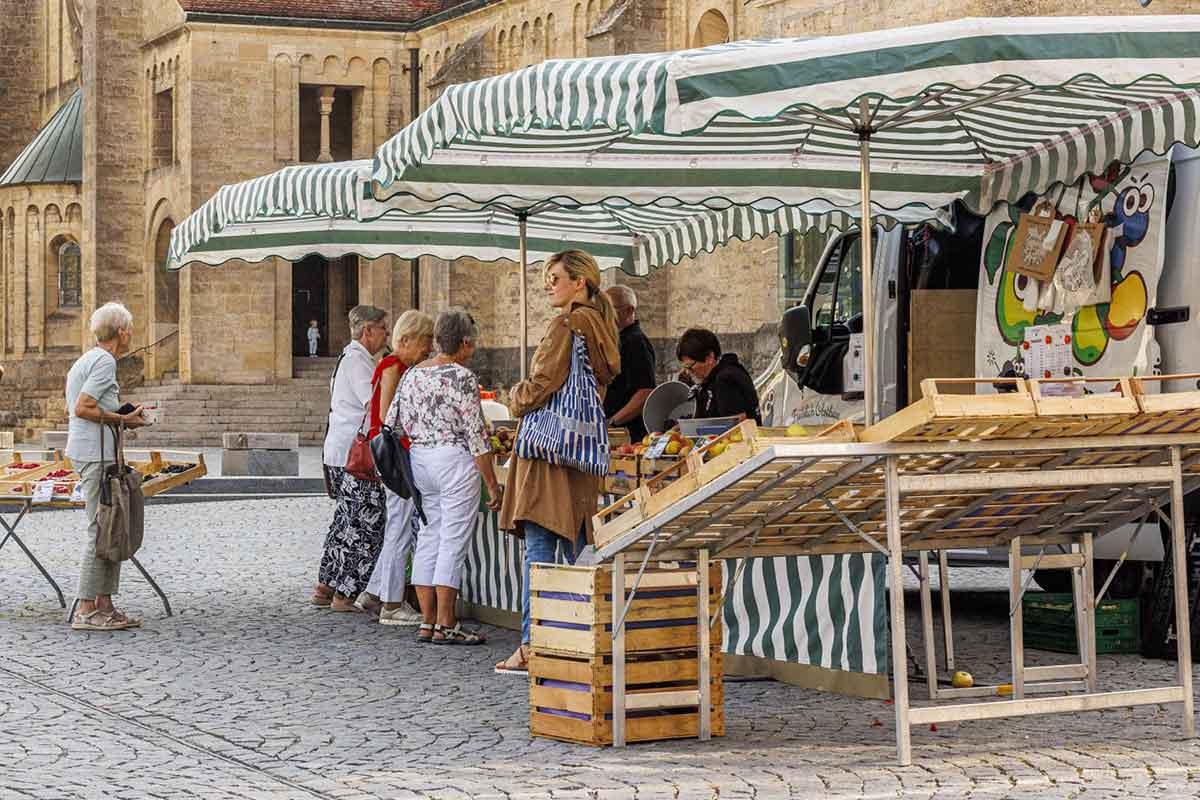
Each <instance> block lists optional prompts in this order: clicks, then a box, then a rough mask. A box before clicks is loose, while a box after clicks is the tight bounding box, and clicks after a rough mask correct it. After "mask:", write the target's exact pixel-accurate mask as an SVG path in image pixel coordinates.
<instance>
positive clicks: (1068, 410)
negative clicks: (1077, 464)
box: [1029, 377, 1141, 436]
mask: <svg viewBox="0 0 1200 800" xmlns="http://www.w3.org/2000/svg"><path fill="white" fill-rule="evenodd" d="M1064 384H1069V385H1082V386H1083V387H1084V388H1085V390H1086V391H1088V392H1090V393H1089V394H1084V395H1082V396H1079V397H1064V396H1058V397H1056V396H1053V395H1048V394H1046V390H1047V388H1048V387H1051V386H1062V385H1064ZM1029 393H1030V395H1032V397H1033V405H1034V407H1035V408H1036V409H1037V415H1038V418H1039V420H1041V421H1042V422H1043V423H1047V424H1053V425H1054V427H1055V428H1056V429H1057V430H1056V432H1055V434H1054V435H1056V436H1100V435H1102V434H1108V435H1112V434H1118V433H1125V432H1128V431H1132V430H1133V429H1135V428H1136V427H1137V424H1138V422H1139V420H1137V419H1136V417H1137V415H1138V414H1139V412H1140V411H1141V409H1140V408H1139V407H1138V402H1137V398H1136V397H1134V395H1133V388H1132V386H1131V385H1130V382H1129V379H1128V378H1090V377H1089V378H1050V379H1046V380H1037V379H1035V380H1031V381H1029Z"/></svg>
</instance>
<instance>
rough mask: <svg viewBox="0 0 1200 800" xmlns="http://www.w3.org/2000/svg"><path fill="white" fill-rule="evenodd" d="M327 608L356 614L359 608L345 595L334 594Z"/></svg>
mask: <svg viewBox="0 0 1200 800" xmlns="http://www.w3.org/2000/svg"><path fill="white" fill-rule="evenodd" d="M329 610H330V611H337V612H340V613H342V614H357V613H359V608H358V606H356V605H355V604H354V601H353V600H351V599H350V598H349V597H346V596H345V595H340V594H335V595H334V596H333V599H332V600H330V601H329Z"/></svg>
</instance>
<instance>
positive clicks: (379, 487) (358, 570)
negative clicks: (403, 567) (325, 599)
mask: <svg viewBox="0 0 1200 800" xmlns="http://www.w3.org/2000/svg"><path fill="white" fill-rule="evenodd" d="M329 479H330V481H331V483H332V485H333V490H334V494H335V496H336V497H337V506H336V508H335V509H334V512H333V522H332V523H331V524H330V525H329V533H328V534H327V535H326V536H325V553H324V555H323V556H322V557H321V569H320V572H319V574H318V578H317V579H318V580H319V581H320V582H321V583H323V584H325V585H326V586H332V587H333V590H334V591H335V592H337V593H338V594H340V595H343V596H345V597H349V598H352V599H353V598H356V597H358V594H359V592H361V591H363V590H364V589H366V588H367V582H368V581H370V580H371V571H372V570H373V569H375V561H376V560H377V559H378V558H379V550H380V548H381V547H382V546H383V529H384V525H385V523H386V521H387V507H386V505H385V501H384V495H383V484H382V483H379V482H378V481H362V480H359V479H358V478H356V477H354V476H353V475H351V474H350V473H348V472H346V470H344V469H342V468H341V467H330V468H329Z"/></svg>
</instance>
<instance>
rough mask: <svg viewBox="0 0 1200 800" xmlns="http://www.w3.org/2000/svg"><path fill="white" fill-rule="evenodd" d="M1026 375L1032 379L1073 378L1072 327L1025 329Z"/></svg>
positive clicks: (1043, 326)
mask: <svg viewBox="0 0 1200 800" xmlns="http://www.w3.org/2000/svg"><path fill="white" fill-rule="evenodd" d="M1021 350H1022V355H1023V356H1024V357H1025V374H1026V375H1027V376H1028V377H1030V378H1041V379H1047V378H1069V377H1071V361H1072V357H1071V326H1070V325H1061V324H1060V325H1030V326H1028V327H1026V328H1025V343H1024V344H1023V345H1022V348H1021Z"/></svg>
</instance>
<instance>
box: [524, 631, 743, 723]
mask: <svg viewBox="0 0 1200 800" xmlns="http://www.w3.org/2000/svg"><path fill="white" fill-rule="evenodd" d="M698 680H699V665H698V663H697V658H696V651H695V649H692V650H671V651H666V652H659V653H634V654H630V655H627V656H626V660H625V697H626V703H627V704H632V705H636V704H637V700H636V698H637V696H638V695H639V694H649V693H659V692H679V693H680V696H679V701H678V702H679V703H680V705H679V706H675V707H670V708H655V709H636V708H632V709H629V710H627V711H626V716H625V738H626V740H627V741H630V742H649V741H659V740H663V739H687V738H695V737H696V736H697V735H699V731H700V714H699V706H698V703H699V700H698V698H697V697H696V696H695V695H696V693H697V689H698ZM612 683H613V668H612V656H611V655H596V656H563V655H554V654H548V653H543V652H538V651H537V650H536V649H534V651H533V653H532V654H531V656H530V658H529V731H530V733H531V734H533V735H534V736H540V737H544V738H548V739H560V740H563V741H568V742H574V743H577V744H589V745H609V744H612V740H613V731H612V712H613V692H612ZM709 687H710V692H711V694H710V704H709V707H710V708H711V712H710V713H711V716H710V730H711V733H712V735H713V736H724V735H725V689H724V670H723V663H722V660H721V653H720V651H719V650H714V652H713V654H712V656H711V658H710V661H709Z"/></svg>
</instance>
